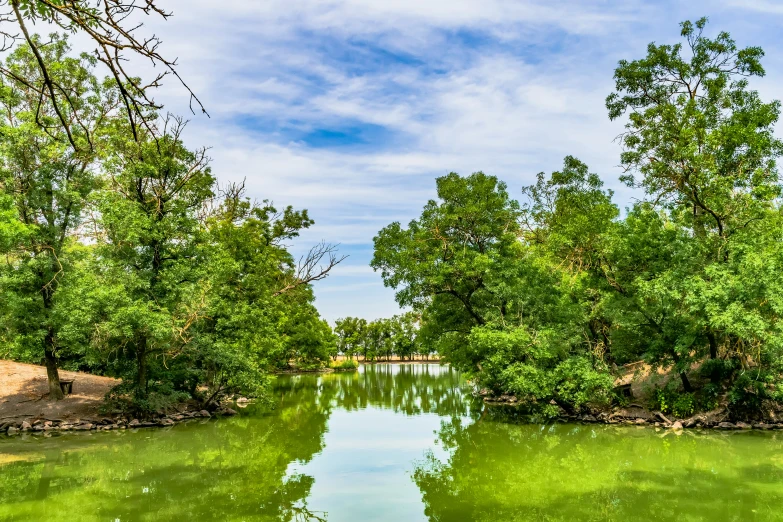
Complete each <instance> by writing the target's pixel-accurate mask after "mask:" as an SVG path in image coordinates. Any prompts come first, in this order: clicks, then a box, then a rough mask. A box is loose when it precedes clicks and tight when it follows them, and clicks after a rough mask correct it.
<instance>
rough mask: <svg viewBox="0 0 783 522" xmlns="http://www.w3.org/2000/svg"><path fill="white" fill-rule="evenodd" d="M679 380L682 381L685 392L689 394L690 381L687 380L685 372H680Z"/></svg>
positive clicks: (690, 389) (691, 388) (691, 389)
mask: <svg viewBox="0 0 783 522" xmlns="http://www.w3.org/2000/svg"><path fill="white" fill-rule="evenodd" d="M680 379H681V380H682V387H683V389H684V390H685V391H686V392H687V393H690V392H692V391H693V387H691V381H689V380H688V375H687V374H686V373H685V372H680Z"/></svg>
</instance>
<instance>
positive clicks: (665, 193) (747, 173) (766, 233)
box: [606, 18, 783, 395]
mask: <svg viewBox="0 0 783 522" xmlns="http://www.w3.org/2000/svg"><path fill="white" fill-rule="evenodd" d="M706 25H707V19H706V18H702V19H700V20H698V21H697V22H695V23H692V22H683V23H682V24H681V29H682V30H681V34H682V37H683V38H684V40H685V42H684V44H675V45H655V44H650V45H649V46H648V49H647V56H646V57H645V58H642V59H639V60H634V61H631V62H628V61H625V60H622V61H620V63H619V65H618V67H617V69H616V71H615V81H616V90H615V92H614V93H612V94H610V95H609V97H608V98H607V101H606V106H607V109H608V111H609V116H610V118H611V119H616V118H618V117H620V116H622V115H624V114H627V115H628V118H629V121H628V123H627V124H626V132H625V133H624V134H623V135H622V143H623V146H624V149H625V150H624V151H623V154H622V156H621V159H622V163H623V166H624V167H625V168H626V171H627V175H626V176H624V178H623V179H624V180H625V181H626V183H628V184H629V185H631V186H634V187H640V188H642V189H644V191H645V193H646V195H647V196H648V199H649V202H650V204H651V205H652V206H653V207H654V208H658V209H660V211H661V212H663V213H664V217H663V218H662V219H663V220H664V221H665V222H666V223H667V227H668V228H669V229H672V228H673V229H679V230H680V232H679V233H680V235H681V239H680V242H681V243H682V244H684V245H685V244H687V252H688V255H687V256H682V255H680V254H678V255H677V258H678V261H677V264H675V265H671V266H669V267H667V268H664V269H662V271H661V272H660V273H659V274H656V275H655V276H654V281H650V282H649V283H647V284H646V285H645V287H646V288H645V289H644V291H645V293H646V295H647V300H648V301H653V300H659V301H660V302H670V303H672V304H674V303H675V302H676V303H677V305H676V307H675V308H673V309H671V310H669V311H668V312H667V313H666V314H665V315H666V316H667V317H669V318H671V319H673V320H675V321H680V322H681V324H679V325H677V326H676V327H675V331H676V332H677V333H676V334H675V333H674V332H673V331H670V332H669V333H668V334H666V335H665V341H663V342H665V343H668V344H669V345H671V346H675V347H676V348H675V351H678V352H679V353H680V356H682V355H686V354H687V355H688V358H689V359H690V360H691V361H693V360H697V359H700V358H701V357H703V356H705V355H708V356H709V358H710V359H711V360H712V361H714V363H711V364H710V365H708V367H710V368H712V369H713V371H712V378H713V380H714V381H715V380H719V379H720V375H721V373H722V372H721V371H720V368H719V367H721V366H725V364H724V363H722V362H718V359H719V358H721V359H724V360H726V361H729V363H728V364H729V366H732V365H733V366H734V367H747V366H748V365H750V364H758V363H761V362H762V361H764V360H775V359H776V358H777V356H776V355H772V354H764V353H763V352H764V351H765V350H767V349H770V350H775V353H777V350H778V348H777V346H779V341H778V340H777V339H776V337H777V333H776V330H777V323H778V313H777V312H776V311H775V310H773V309H772V308H768V306H767V304H768V303H771V302H776V301H777V299H778V297H777V294H776V292H777V285H776V284H775V283H774V282H773V281H772V280H770V279H768V278H766V277H765V278H764V280H765V282H766V283H767V284H765V288H766V291H763V294H764V295H763V297H762V296H761V295H760V294H758V293H756V292H755V291H754V292H750V293H748V292H746V290H747V289H749V288H758V287H757V286H756V285H754V284H752V283H751V282H750V281H746V280H745V277H744V276H745V274H746V273H747V272H748V270H749V266H750V265H757V264H759V263H761V264H762V265H763V266H766V267H767V268H768V269H772V267H775V266H778V265H779V260H778V259H779V258H778V257H777V256H778V254H777V253H773V252H772V250H776V248H773V249H770V248H769V247H770V246H771V245H775V244H776V243H777V237H778V235H779V229H778V215H779V196H780V194H781V187H780V183H779V176H778V171H777V167H776V159H777V157H778V156H779V155H780V154H781V152H783V143H781V141H780V140H778V139H776V138H775V136H774V125H775V123H776V122H777V120H778V118H779V115H780V102H779V101H777V100H776V101H772V102H768V103H765V102H763V101H762V100H761V99H760V97H759V95H758V93H757V92H756V91H753V90H750V89H749V78H751V77H754V76H763V75H764V73H765V72H764V69H763V67H762V66H761V58H762V57H763V56H764V53H763V51H762V50H761V49H760V48H758V47H747V48H744V49H739V48H738V47H737V45H736V43H735V42H734V40H733V39H732V38H731V37H730V35H729V34H728V33H726V32H721V33H719V34H718V35H717V37H716V38H715V39H710V38H708V37H706V36H705V35H704V29H705V27H706ZM640 212H641V210H640ZM647 216H648V217H649V216H652V214H651V213H650V212H649V211H647ZM651 230H652V229H651ZM770 241H771V243H770ZM626 252H628V251H627V250H626ZM672 261H674V259H672ZM757 275H761V274H758V273H757ZM740 280H743V281H746V283H747V284H749V286H748V287H741V286H739V285H738V282H739V281H740ZM640 289H641V287H640ZM751 296H752V297H751ZM727 310H737V311H738V310H743V312H744V313H745V314H749V315H743V314H740V313H730V312H727ZM672 313H674V315H672ZM750 317H753V320H752V321H749V318H750ZM646 322H647V323H648V324H649V325H650V326H651V328H652V329H653V330H655V331H657V332H658V333H659V334H663V332H664V329H665V327H664V326H663V325H661V324H659V322H658V321H657V320H655V319H654V318H652V317H649V318H648V319H647V320H646ZM751 322H752V323H754V324H753V326H751ZM673 336H674V337H673ZM760 348H761V350H762V351H761V352H759V349H760ZM675 360H676V359H675ZM687 366H688V364H685V367H683V368H681V370H683V371H684V370H685V368H687ZM763 366H764V367H765V368H769V366H768V365H767V364H763ZM730 373H731V372H730ZM757 373H758V375H760V376H761V375H764V376H765V377H761V378H762V382H764V380H765V379H770V378H771V376H770V375H769V374H767V373H766V372H757ZM683 376H684V373H683ZM683 384H684V386H685V388H686V390H688V389H689V388H690V384H689V383H688V382H687V379H686V378H684V379H683ZM751 387H752V388H755V389H756V390H763V389H765V385H763V384H761V383H758V384H757V385H753V386H751ZM754 393H755V392H754ZM762 395H764V394H762Z"/></svg>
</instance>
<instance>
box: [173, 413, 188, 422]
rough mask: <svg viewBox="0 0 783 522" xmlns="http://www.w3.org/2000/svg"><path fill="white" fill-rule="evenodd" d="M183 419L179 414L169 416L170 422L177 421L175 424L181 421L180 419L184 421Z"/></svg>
mask: <svg viewBox="0 0 783 522" xmlns="http://www.w3.org/2000/svg"><path fill="white" fill-rule="evenodd" d="M184 418H185V417H183V416H182V415H180V414H176V415H172V416H171V419H172V420H175V421H177V422H179V421H181V420H182V419H184Z"/></svg>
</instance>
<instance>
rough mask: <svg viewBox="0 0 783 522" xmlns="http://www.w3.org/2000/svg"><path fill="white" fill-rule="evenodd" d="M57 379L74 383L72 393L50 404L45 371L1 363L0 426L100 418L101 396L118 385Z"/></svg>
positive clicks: (68, 375)
mask: <svg viewBox="0 0 783 522" xmlns="http://www.w3.org/2000/svg"><path fill="white" fill-rule="evenodd" d="M60 379H68V380H73V393H72V394H71V395H67V396H66V397H65V399H63V400H61V401H50V400H49V399H48V393H49V386H48V383H47V381H46V368H44V367H43V366H35V365H33V364H22V363H16V362H11V361H4V360H0V423H1V422H4V421H11V420H13V421H22V420H26V419H49V420H54V419H62V420H75V419H95V418H99V417H101V415H100V414H99V412H98V409H99V408H100V405H101V403H102V401H103V397H104V395H106V392H108V391H109V389H110V388H111V387H112V386H114V385H116V384H118V383H119V381H117V380H116V379H111V378H109V377H98V376H96V375H90V374H88V373H81V372H66V371H62V370H61V371H60Z"/></svg>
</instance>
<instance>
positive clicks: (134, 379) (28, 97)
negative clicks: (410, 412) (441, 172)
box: [0, 15, 341, 414]
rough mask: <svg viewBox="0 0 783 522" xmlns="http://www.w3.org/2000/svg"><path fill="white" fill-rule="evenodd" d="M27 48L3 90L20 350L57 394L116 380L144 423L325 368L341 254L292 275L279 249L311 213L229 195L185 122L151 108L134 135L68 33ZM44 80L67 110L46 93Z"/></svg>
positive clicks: (9, 262)
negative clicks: (284, 371)
mask: <svg viewBox="0 0 783 522" xmlns="http://www.w3.org/2000/svg"><path fill="white" fill-rule="evenodd" d="M31 16H32V15H31ZM30 40H31V42H32V44H28V45H20V46H18V47H17V48H16V49H15V50H14V51H13V52H12V53H11V54H10V55H9V57H8V59H7V60H6V63H5V69H6V70H7V71H10V72H11V73H12V74H13V76H14V78H15V80H14V81H6V80H7V78H5V77H0V78H2V79H0V104H1V105H2V106H3V109H4V111H3V117H2V120H1V121H0V189H1V190H0V254H2V255H3V256H4V257H5V261H6V262H5V263H4V265H3V267H2V268H0V289H1V290H2V292H3V299H2V302H0V319H1V322H0V325H1V326H2V332H1V333H0V336H1V337H2V339H3V341H4V344H5V345H6V346H9V348H4V350H6V349H7V350H8V352H9V353H8V355H10V356H11V357H13V358H15V359H19V360H26V361H31V362H41V361H43V362H45V363H46V365H47V370H48V373H49V383H50V397H51V398H54V399H57V398H62V392H61V391H60V385H59V379H58V373H57V368H58V366H66V367H68V368H70V369H81V370H88V371H93V372H95V373H100V374H105V375H111V376H114V377H119V378H121V379H122V384H121V385H120V386H119V387H117V388H116V389H115V390H113V391H112V393H111V396H110V397H109V399H110V401H109V407H117V406H120V407H122V408H128V409H133V410H136V411H137V412H139V413H140V414H147V413H150V412H153V411H156V410H159V409H165V408H167V407H169V406H171V405H173V404H175V403H177V402H181V401H183V400H186V399H191V398H192V399H196V400H198V401H200V402H202V403H203V404H204V405H209V404H210V403H213V402H214V401H215V400H217V399H218V398H219V397H220V396H221V395H225V394H230V393H241V394H243V395H244V396H250V397H264V396H265V393H266V390H267V385H268V375H269V373H270V372H271V371H275V370H276V369H279V368H283V367H287V366H289V365H296V366H300V367H309V368H321V367H323V366H325V365H326V363H327V362H328V360H329V357H330V356H331V355H332V354H334V353H335V352H336V338H335V336H334V334H333V333H332V330H331V328H330V327H329V326H328V324H327V323H326V322H325V321H323V320H322V319H321V318H320V317H319V315H318V311H317V310H316V308H315V307H314V305H313V301H314V295H313V291H312V287H311V283H312V282H313V281H317V280H319V279H322V278H324V277H326V276H327V275H328V272H329V270H331V268H333V267H334V266H335V265H336V264H337V263H339V262H340V261H341V258H337V257H336V256H335V254H334V251H335V250H334V247H333V246H332V245H329V244H326V243H321V244H320V245H318V246H317V247H315V248H314V249H313V250H311V254H310V255H309V256H306V257H305V258H303V259H302V262H301V265H299V264H297V263H296V262H295V260H294V258H293V256H292V255H291V254H290V252H289V251H288V250H287V248H286V246H285V245H284V244H283V242H284V241H286V240H289V239H292V238H295V237H296V236H298V234H299V232H300V231H301V230H302V229H305V228H307V227H309V226H310V225H312V223H313V221H312V219H310V217H309V216H308V213H307V211H306V210H302V211H297V210H294V209H293V208H292V207H287V208H285V209H284V210H282V211H278V210H277V209H276V208H275V207H274V206H273V205H272V204H271V203H270V202H268V201H264V202H263V204H260V205H259V204H256V203H253V202H251V201H250V200H249V199H248V198H246V196H245V194H244V187H243V186H242V185H228V186H226V187H223V188H221V187H219V186H218V184H217V182H216V179H215V176H214V175H213V174H212V172H211V169H210V166H209V158H208V157H207V155H206V149H196V150H192V149H189V148H188V147H187V146H186V145H185V143H184V141H183V134H182V133H183V131H184V128H185V123H184V122H183V121H182V120H181V119H179V118H176V117H173V116H167V117H166V118H158V116H157V115H156V114H155V113H154V111H147V112H146V113H145V122H146V123H147V124H150V125H151V124H152V123H153V122H154V129H152V128H150V129H147V130H144V128H143V127H138V126H137V127H132V126H129V125H128V121H127V120H126V119H125V118H124V117H122V116H120V115H118V107H119V106H120V105H121V98H122V97H121V96H120V93H119V92H118V88H117V85H116V83H115V82H114V81H110V80H105V81H103V82H101V81H98V80H97V79H96V78H95V77H94V76H93V74H92V69H93V67H94V66H95V63H96V61H95V58H94V57H90V56H87V55H82V56H80V57H77V58H73V57H70V56H69V53H70V48H69V46H68V42H67V40H66V38H65V37H63V36H60V35H56V34H55V35H52V36H51V37H50V40H49V41H48V42H43V41H41V39H40V38H39V37H38V36H36V35H31V36H30ZM33 44H34V45H33ZM36 53H39V54H40V55H41V58H42V59H43V60H44V65H45V67H44V68H43V69H42V68H41V67H40V63H38V56H37V55H36ZM44 70H45V71H46V74H48V75H49V79H50V80H52V81H53V82H55V84H56V85H57V86H58V89H60V92H62V93H63V94H64V95H65V96H67V97H68V103H63V104H60V105H59V106H56V104H54V103H52V102H51V99H50V98H47V97H46V96H42V95H41V92H40V88H39V87H36V85H40V84H41V83H46V81H47V80H46V78H42V77H41V75H42V74H44ZM20 79H21V80H24V81H22V82H21V83H22V87H21V88H20V86H19V81H20ZM58 111H60V113H59V114H58ZM62 111H65V112H62ZM63 115H64V116H65V117H67V119H68V121H69V122H71V123H73V125H71V126H70V127H69V128H64V127H63V126H62V125H60V124H59V123H58V120H59V119H60V117H61V116H63ZM74 122H75V123H74ZM66 134H68V136H66ZM323 259H327V260H328V262H327V263H326V265H325V266H323V265H321V261H322V260H323Z"/></svg>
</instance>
